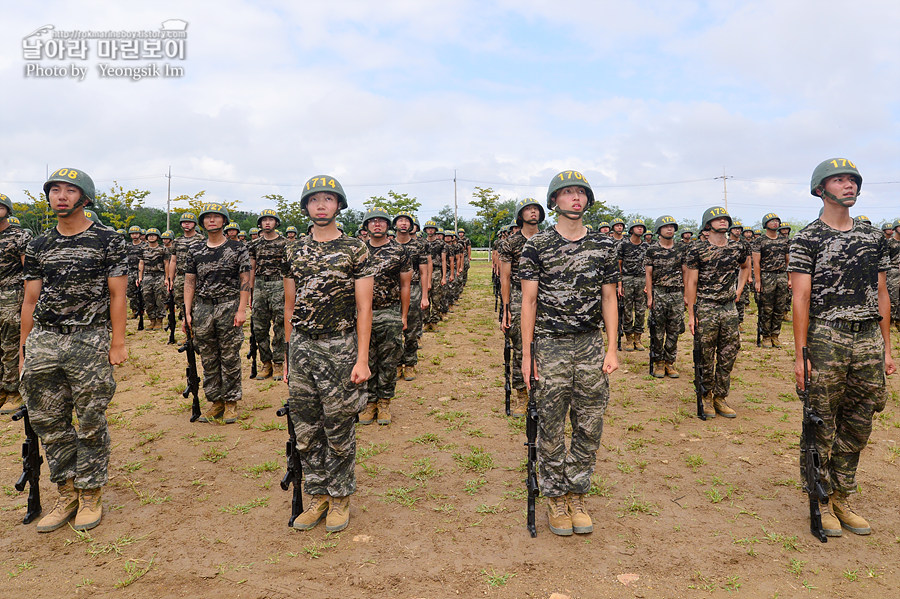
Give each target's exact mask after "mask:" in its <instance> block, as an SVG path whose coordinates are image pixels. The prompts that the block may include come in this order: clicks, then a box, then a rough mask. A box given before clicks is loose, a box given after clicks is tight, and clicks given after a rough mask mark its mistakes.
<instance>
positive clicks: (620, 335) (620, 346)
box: [616, 299, 625, 351]
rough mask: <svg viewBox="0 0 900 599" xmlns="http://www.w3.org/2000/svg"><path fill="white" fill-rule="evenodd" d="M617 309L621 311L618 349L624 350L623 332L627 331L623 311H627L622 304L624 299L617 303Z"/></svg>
mask: <svg viewBox="0 0 900 599" xmlns="http://www.w3.org/2000/svg"><path fill="white" fill-rule="evenodd" d="M616 309H617V310H618V311H619V319H618V320H619V340H618V350H619V351H622V333H623V332H624V331H625V328H624V324H623V323H622V312H624V311H625V308H624V306H623V305H622V300H621V299H620V300H619V301H618V302H617V303H616Z"/></svg>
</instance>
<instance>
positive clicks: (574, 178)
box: [547, 171, 594, 210]
mask: <svg viewBox="0 0 900 599" xmlns="http://www.w3.org/2000/svg"><path fill="white" fill-rule="evenodd" d="M573 185H574V186H576V187H583V188H584V190H585V191H586V192H587V197H588V201H587V206H585V207H584V209H585V210H587V209H588V208H590V207H591V206H592V205H593V204H594V190H593V189H591V184H590V183H588V182H587V179H585V178H584V175H582V174H581V173H579V172H578V171H563V172H561V173H558V174H556V175H554V176H553V179H551V180H550V187H549V188H547V208H549V209H550V210H553V208H554V206H555V205H556V202H555V201H554V199H553V196H554V195H556V192H557V191H559V190H560V189H564V188H566V187H572V186H573Z"/></svg>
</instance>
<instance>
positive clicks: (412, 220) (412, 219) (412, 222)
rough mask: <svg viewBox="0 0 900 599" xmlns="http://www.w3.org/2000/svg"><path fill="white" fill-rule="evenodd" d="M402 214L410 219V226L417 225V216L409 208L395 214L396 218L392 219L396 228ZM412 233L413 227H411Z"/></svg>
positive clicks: (392, 223)
mask: <svg viewBox="0 0 900 599" xmlns="http://www.w3.org/2000/svg"><path fill="white" fill-rule="evenodd" d="M401 216H405V217H406V218H408V219H409V225H410V227H415V226H416V224H417V223H416V216H415V215H414V214H413V213H412V212H409V211H408V210H403V211H401V212H398V213H397V214H396V216H394V218H393V219H391V227H393V228H394V229H396V228H397V219H398V218H400V217H401ZM410 233H412V229H410Z"/></svg>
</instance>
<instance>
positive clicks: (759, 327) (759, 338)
mask: <svg viewBox="0 0 900 599" xmlns="http://www.w3.org/2000/svg"><path fill="white" fill-rule="evenodd" d="M760 312H761V310H760V309H759V304H757V305H756V347H762V314H761V313H760Z"/></svg>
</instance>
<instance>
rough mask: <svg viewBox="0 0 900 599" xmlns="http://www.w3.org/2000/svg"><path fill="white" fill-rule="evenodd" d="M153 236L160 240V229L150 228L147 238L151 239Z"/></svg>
mask: <svg viewBox="0 0 900 599" xmlns="http://www.w3.org/2000/svg"><path fill="white" fill-rule="evenodd" d="M151 235H156V238H157V239H159V229H157V228H156V227H150V228H149V229H147V237H150V236H151Z"/></svg>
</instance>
